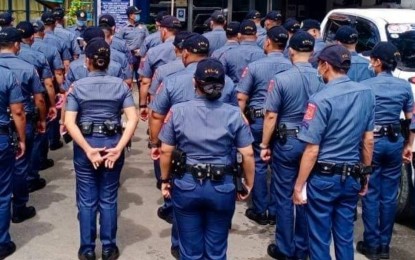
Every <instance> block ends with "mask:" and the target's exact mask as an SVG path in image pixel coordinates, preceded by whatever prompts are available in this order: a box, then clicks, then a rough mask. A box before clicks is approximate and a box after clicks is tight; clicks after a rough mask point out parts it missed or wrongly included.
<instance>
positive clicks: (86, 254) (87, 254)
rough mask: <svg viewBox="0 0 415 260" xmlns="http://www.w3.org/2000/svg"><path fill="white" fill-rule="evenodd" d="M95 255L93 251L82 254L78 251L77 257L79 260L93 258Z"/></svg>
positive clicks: (90, 259) (93, 259) (91, 259)
mask: <svg viewBox="0 0 415 260" xmlns="http://www.w3.org/2000/svg"><path fill="white" fill-rule="evenodd" d="M96 258H97V257H96V256H95V252H94V251H88V252H85V253H83V254H81V253H80V252H79V253H78V259H79V260H95V259H96Z"/></svg>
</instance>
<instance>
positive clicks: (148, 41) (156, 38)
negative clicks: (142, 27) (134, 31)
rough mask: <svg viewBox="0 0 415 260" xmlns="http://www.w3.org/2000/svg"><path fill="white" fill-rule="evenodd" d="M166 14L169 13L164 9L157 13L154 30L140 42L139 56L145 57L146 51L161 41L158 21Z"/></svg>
mask: <svg viewBox="0 0 415 260" xmlns="http://www.w3.org/2000/svg"><path fill="white" fill-rule="evenodd" d="M166 15H169V13H168V12H166V11H160V12H158V13H157V16H156V18H155V24H156V31H155V32H153V33H151V34H150V35H148V36H147V37H146V38H145V39H144V41H143V44H141V47H140V56H141V57H145V56H146V54H147V51H148V50H149V49H150V48H152V47H155V46H157V45H159V44H161V43H162V41H161V38H160V32H159V30H160V23H161V21H162V20H163V17H164V16H166Z"/></svg>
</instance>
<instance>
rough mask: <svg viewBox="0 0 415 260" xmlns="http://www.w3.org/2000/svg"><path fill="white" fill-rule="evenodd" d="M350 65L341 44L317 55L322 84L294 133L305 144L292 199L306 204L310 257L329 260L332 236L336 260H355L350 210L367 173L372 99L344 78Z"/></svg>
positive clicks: (368, 91) (366, 90)
mask: <svg viewBox="0 0 415 260" xmlns="http://www.w3.org/2000/svg"><path fill="white" fill-rule="evenodd" d="M350 64H351V55H350V52H349V51H348V50H347V49H346V48H344V47H343V46H341V45H338V44H334V45H329V46H327V47H325V48H324V49H323V50H322V51H321V52H320V54H319V56H318V73H319V75H321V77H322V79H323V81H324V82H325V83H326V86H325V87H324V88H323V89H322V90H321V91H320V92H317V93H316V94H315V95H313V96H312V97H311V98H310V100H309V102H308V105H307V110H306V112H305V114H304V119H303V122H302V123H301V129H300V133H299V134H298V139H299V140H301V141H303V142H305V143H307V144H306V147H305V150H304V153H303V156H302V159H301V165H300V171H299V174H298V178H297V181H296V184H295V187H294V194H293V201H294V203H295V204H296V205H304V204H305V203H307V207H306V211H307V226H308V232H309V242H310V243H309V246H310V259H319V260H326V259H331V257H330V241H331V237H332V236H333V240H334V248H335V254H336V259H353V258H354V252H353V224H354V222H353V219H354V210H355V208H356V206H357V201H358V198H359V192H360V195H364V194H365V193H366V191H367V184H365V180H367V174H369V173H370V171H371V169H370V165H371V162H372V152H373V132H372V131H373V127H374V117H375V113H374V112H375V111H374V109H375V97H374V95H373V92H372V90H371V89H370V88H369V87H366V86H365V85H363V84H359V83H356V82H354V81H351V80H350V79H349V78H348V77H347V70H348V69H349V68H350ZM306 181H308V184H306ZM306 185H307V189H306V190H304V189H305V186H306ZM303 195H306V196H303ZM278 221H279V219H278Z"/></svg>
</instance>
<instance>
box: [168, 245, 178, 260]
mask: <svg viewBox="0 0 415 260" xmlns="http://www.w3.org/2000/svg"><path fill="white" fill-rule="evenodd" d="M170 253H171V255H172V256H173V257H174V258H176V259H179V258H180V248H179V247H178V246H172V247H171V248H170Z"/></svg>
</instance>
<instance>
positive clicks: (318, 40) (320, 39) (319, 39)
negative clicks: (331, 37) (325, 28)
mask: <svg viewBox="0 0 415 260" xmlns="http://www.w3.org/2000/svg"><path fill="white" fill-rule="evenodd" d="M316 42H324V40H323V38H321V37H319V38H317V39H316Z"/></svg>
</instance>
